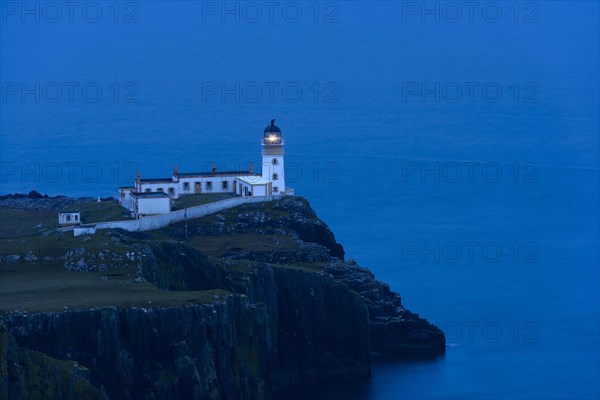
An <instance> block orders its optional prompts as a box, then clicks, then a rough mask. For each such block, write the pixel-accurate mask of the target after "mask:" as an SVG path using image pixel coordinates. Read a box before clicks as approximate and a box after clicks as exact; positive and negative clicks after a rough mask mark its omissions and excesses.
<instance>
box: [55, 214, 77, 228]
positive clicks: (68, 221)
mask: <svg viewBox="0 0 600 400" xmlns="http://www.w3.org/2000/svg"><path fill="white" fill-rule="evenodd" d="M58 224H59V225H79V224H81V216H80V215H79V213H78V212H59V213H58Z"/></svg>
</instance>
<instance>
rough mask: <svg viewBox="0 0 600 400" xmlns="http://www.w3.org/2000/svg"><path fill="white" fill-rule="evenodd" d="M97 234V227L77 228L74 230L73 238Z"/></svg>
mask: <svg viewBox="0 0 600 400" xmlns="http://www.w3.org/2000/svg"><path fill="white" fill-rule="evenodd" d="M94 233H96V227H95V226H77V227H75V229H73V236H81V235H93V234H94Z"/></svg>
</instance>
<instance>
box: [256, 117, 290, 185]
mask: <svg viewBox="0 0 600 400" xmlns="http://www.w3.org/2000/svg"><path fill="white" fill-rule="evenodd" d="M261 144H262V180H263V181H267V182H271V187H272V191H273V194H279V193H280V192H284V191H285V189H286V188H285V170H284V164H283V146H284V142H283V138H282V137H281V129H279V128H278V127H277V125H275V120H274V119H272V120H271V124H270V125H269V126H267V127H266V128H265V131H264V136H263V139H262V140H261Z"/></svg>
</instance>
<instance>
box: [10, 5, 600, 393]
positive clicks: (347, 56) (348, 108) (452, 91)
mask: <svg viewBox="0 0 600 400" xmlns="http://www.w3.org/2000/svg"><path fill="white" fill-rule="evenodd" d="M1 7H2V9H1V12H2V15H1V24H0V36H1V37H0V44H1V48H0V50H1V51H0V73H1V82H2V92H1V96H2V98H1V100H0V105H1V114H0V131H1V135H0V155H1V189H0V194H7V193H14V192H20V193H22V192H28V191H30V190H37V191H39V192H41V193H47V194H49V195H59V194H60V195H68V196H91V197H94V198H95V197H109V196H116V195H117V188H118V187H119V186H127V185H130V184H131V183H133V181H134V179H135V175H136V173H137V172H138V171H139V172H140V174H141V176H142V178H161V177H170V176H171V173H172V171H173V168H174V165H175V164H176V165H177V167H178V169H179V171H180V172H186V171H190V172H198V171H209V170H210V169H211V168H212V165H213V164H216V165H217V168H218V169H219V170H223V169H239V168H248V166H249V164H250V163H252V164H253V165H254V168H255V170H256V169H260V164H261V156H260V139H261V138H262V134H263V129H264V127H265V126H267V125H268V124H269V121H270V120H271V119H272V118H275V119H276V124H277V125H278V126H279V127H280V128H281V129H282V132H283V137H284V140H285V143H286V149H285V151H286V153H285V164H286V180H287V186H289V187H292V188H293V189H294V190H295V193H296V194H297V195H300V196H303V197H305V198H307V199H308V200H309V201H310V203H311V205H312V206H313V208H314V209H315V211H316V212H317V214H318V215H319V217H320V218H322V219H323V220H324V221H325V222H326V223H327V224H328V226H329V227H330V228H331V229H332V231H333V232H334V233H335V236H336V239H337V240H338V241H339V242H340V243H342V244H343V245H344V248H345V250H346V255H347V257H348V258H353V259H354V260H356V261H357V262H358V263H359V265H361V266H363V267H368V268H370V269H371V270H372V271H373V272H374V273H375V274H376V276H377V278H378V279H380V280H382V281H385V282H387V283H389V284H390V286H391V288H392V289H393V290H394V291H397V292H399V293H400V294H401V296H402V301H403V304H404V305H405V307H407V308H408V309H410V310H411V311H413V312H416V313H418V314H419V315H420V316H422V317H424V318H427V319H428V320H429V321H431V322H432V323H435V324H437V325H438V326H439V327H440V328H441V329H442V330H444V332H445V334H446V338H447V351H446V354H445V355H444V356H442V357H439V358H436V359H434V360H426V361H415V360H403V361H402V360H394V359H390V358H386V357H384V356H381V355H373V360H372V361H373V366H372V377H371V379H368V380H357V381H353V382H348V383H343V384H339V383H336V384H319V385H307V386H303V387H301V388H292V389H290V390H287V391H284V392H282V393H278V394H277V398H279V399H305V398H310V399H357V400H358V399H361V400H362V399H379V400H383V399H386V400H387V399H467V398H473V399H597V398H599V397H600V386H599V377H600V345H599V338H600V320H599V318H600V317H599V315H600V314H599V313H600V307H599V306H600V296H599V286H600V284H599V282H600V279H599V278H600V277H599V266H600V256H599V196H600V193H599V156H600V145H599V132H600V124H599V114H600V113H599V109H600V102H599V87H600V82H599V71H600V62H599V58H600V49H599V47H600V46H599V43H600V40H599V37H600V31H599V20H600V18H599V14H600V8H599V3H598V2H596V1H489V2H488V1H481V2H446V1H425V2H421V1H417V2H415V1H397V2H393V1H379V2H378V1H368V2H367V1H329V2H327V1H319V2H317V1H307V2H304V1H295V2H294V1H290V2H287V1H281V2H252V1H245V2H236V1H233V2H214V1H208V2H205V1H169V2H161V1H127V2H116V1H115V2H112V1H106V2H104V1H89V2H88V1H83V2H77V4H75V3H73V2H64V3H63V2H39V1H30V2H7V1H3V2H2V3H1Z"/></svg>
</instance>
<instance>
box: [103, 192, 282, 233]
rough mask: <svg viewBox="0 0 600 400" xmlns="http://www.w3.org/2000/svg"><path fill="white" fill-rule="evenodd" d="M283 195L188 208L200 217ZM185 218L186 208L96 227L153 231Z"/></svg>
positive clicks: (189, 214) (190, 215) (188, 211)
mask: <svg viewBox="0 0 600 400" xmlns="http://www.w3.org/2000/svg"><path fill="white" fill-rule="evenodd" d="M281 197H282V196H250V197H233V198H231V199H225V200H221V201H215V202H213V203H209V204H203V205H201V206H196V207H190V208H188V209H187V217H188V219H192V218H200V217H204V216H206V215H209V214H214V213H216V212H219V211H223V210H225V209H228V208H232V207H237V206H239V205H242V204H247V203H262V202H266V201H273V200H278V199H281ZM184 219H185V210H177V211H172V212H170V213H168V214H160V215H152V216H148V217H142V218H140V219H135V220H126V221H111V222H99V223H97V224H96V229H125V230H127V231H131V232H134V231H151V230H154V229H161V228H164V227H165V226H168V225H170V224H174V223H176V222H181V221H183V220H184Z"/></svg>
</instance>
